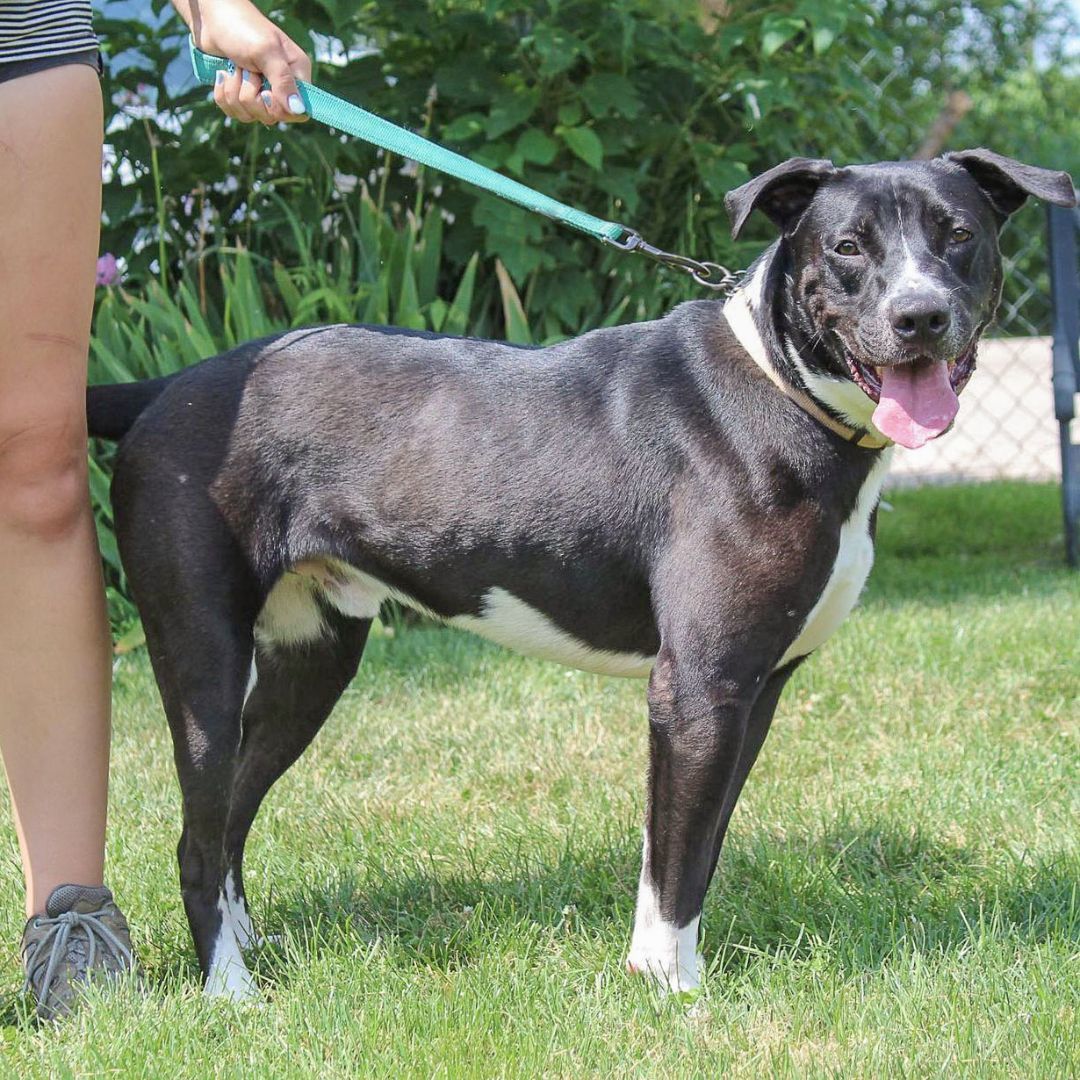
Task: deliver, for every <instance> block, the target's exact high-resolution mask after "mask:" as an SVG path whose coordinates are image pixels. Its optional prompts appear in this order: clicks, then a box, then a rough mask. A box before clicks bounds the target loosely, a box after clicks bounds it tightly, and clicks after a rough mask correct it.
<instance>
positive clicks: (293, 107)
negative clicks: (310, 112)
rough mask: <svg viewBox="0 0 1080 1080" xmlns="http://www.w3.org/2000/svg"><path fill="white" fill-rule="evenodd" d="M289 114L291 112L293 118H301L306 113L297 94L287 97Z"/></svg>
mask: <svg viewBox="0 0 1080 1080" xmlns="http://www.w3.org/2000/svg"><path fill="white" fill-rule="evenodd" d="M289 112H291V113H292V114H293V116H303V115H304V113H306V112H307V109H306V108H305V107H304V103H303V102H302V101H301V100H300V95H299V94H290V95H289Z"/></svg>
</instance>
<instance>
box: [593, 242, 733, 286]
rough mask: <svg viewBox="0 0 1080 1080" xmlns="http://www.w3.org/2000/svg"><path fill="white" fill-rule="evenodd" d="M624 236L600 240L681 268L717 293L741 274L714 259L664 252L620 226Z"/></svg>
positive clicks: (616, 247) (665, 264)
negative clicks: (701, 258)
mask: <svg viewBox="0 0 1080 1080" xmlns="http://www.w3.org/2000/svg"><path fill="white" fill-rule="evenodd" d="M623 231H624V232H625V234H626V235H625V236H623V238H622V239H621V240H609V239H607V238H605V239H604V242H605V243H606V244H609V245H610V246H611V247H613V248H615V249H616V250H617V251H628V252H629V251H639V252H641V254H642V255H647V256H648V257H649V258H650V259H655V260H656V261H657V262H658V263H662V264H663V265H664V266H670V267H672V268H673V269H675V270H682V271H683V272H684V273H687V274H689V275H690V276H691V277H692V278H693V279H694V281H696V282H697V283H698V284H699V285H704V286H705V288H706V289H715V290H716V291H717V292H721V293H729V292H731V291H732V290H733V289H735V288H736V287H737V286H738V285H739V284H740V282H741V281H742V279H743V277H744V276H745V271H742V270H729V269H728V268H727V267H726V266H722V265H721V264H720V263H715V262H699V261H698V260H697V259H691V258H690V257H689V256H687V255H676V254H675V253H674V252H672V251H664V250H662V249H661V248H658V247H656V246H655V245H654V244H650V243H649V242H648V241H647V240H646V239H645V238H644V237H643V236H642V235H641V233H639V232H637V231H636V230H635V229H624V230H623Z"/></svg>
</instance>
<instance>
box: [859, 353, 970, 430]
mask: <svg viewBox="0 0 1080 1080" xmlns="http://www.w3.org/2000/svg"><path fill="white" fill-rule="evenodd" d="M975 354H976V342H974V341H972V342H971V344H970V345H968V347H967V348H966V349H964V350H963V352H961V353H960V354H959V355H958V356H956V357H955V358H954V359H952V360H933V359H931V358H930V357H917V358H916V359H914V360H911V361H908V362H905V363H902V364H887V365H882V366H880V367H878V366H875V365H873V364H867V363H864V362H863V361H862V360H859V359H858V358H857V357H856V356H855V355H854V354H853V353H852V352H851V351H850V350H848V349H847V348H845V349H844V360H845V361H846V362H847V366H848V370H849V371H850V372H851V377H852V380H853V381H854V382H855V385H856V386H858V388H859V389H860V390H861V391H862V392H863V393H864V394H865V395H866V396H867V397H868V398H870V400H871V401H874V402H876V403H877V408H876V409H875V410H874V417H873V420H874V426H875V427H876V428H877V429H878V430H879V431H880V432H881V433H882V434H883V435H885V436H887V437H888V438H890V439H892V440H893V442H898V443H899V444H900V445H901V446H906V447H908V448H909V449H916V448H917V447H920V446H922V445H924V444H925V443H927V442H929V441H930V440H931V439H936V438H937V437H938V436H939V435H943V434H944V433H945V432H946V431H948V430H949V428H950V427H951V426H952V422H953V420H954V418H955V417H956V413H957V410H958V409H959V407H960V402H959V400H958V395H959V394H960V392H961V391H962V390H963V389H964V387H965V386H966V385H967V383H968V380H969V379H970V378H971V374H972V372H973V371H974V370H975Z"/></svg>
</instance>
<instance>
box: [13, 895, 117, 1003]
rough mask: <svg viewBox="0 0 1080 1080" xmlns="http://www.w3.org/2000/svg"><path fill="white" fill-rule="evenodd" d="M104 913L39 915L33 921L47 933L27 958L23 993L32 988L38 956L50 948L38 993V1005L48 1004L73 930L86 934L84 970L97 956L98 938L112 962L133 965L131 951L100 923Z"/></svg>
mask: <svg viewBox="0 0 1080 1080" xmlns="http://www.w3.org/2000/svg"><path fill="white" fill-rule="evenodd" d="M105 914H106V909H105V908H101V909H99V910H98V911H88V912H86V913H85V914H84V913H83V912H80V911H65V912H64V913H63V914H62V915H56V916H53V917H51V918H50V917H49V916H47V915H46V916H38V918H37V919H35V920H34V925H35V927H36V928H38V929H40V928H41V927H42V926H48V930H47V931H46V933H45V936H44V937H42V938H40V939H39V940H38V941H37V942H35V944H34V946H33V948H32V950H31V951H30V955H29V957H28V958H27V961H26V983H25V985H24V987H23V989H24V990H32V989H33V975H34V972H35V971H37V970H38V968H39V967H40V963H39V962H38V957H39V956H41V954H42V953H43V952H44V950H45V949H47V948H48V949H51V952H50V953H49V962H48V964H47V966H46V968H45V978H44V979H43V980H42V983H41V988H40V990H38V992H37V997H38V1002H39V1004H41V1005H45V1004H46V1003H47V1001H48V998H49V994H50V992H51V991H52V986H53V982H54V981H55V979H56V969H57V967H58V966H59V964H60V961H61V959H62V958H63V957H64V956H66V955H67V948H68V942H69V940H70V939H71V935H72V932H73V931H75V930H76V929H81V930H82V931H83V933H84V934H85V935H86V942H87V949H86V962H85V970H87V971H89V970H90V968H91V967H93V964H94V960H95V959H96V957H97V954H98V944H97V942H98V939H100V940H101V943H102V945H103V946H104V950H103V951H105V952H107V953H108V954H109V955H110V956H111V957H112V959H113V960H116V961H119V963H120V964H121V967H125V968H129V967H131V966H132V964H133V962H134V958H133V956H132V954H131V950H130V949H129V948H128V947H127V946H126V945H125V944H124V943H123V942H122V941H121V940H120V938H118V937H117V936H116V934H114V933H113V932H112V930H110V929H109V928H108V926H106V925H105V923H104V922H102V921H101V920H102V916H103V915H105Z"/></svg>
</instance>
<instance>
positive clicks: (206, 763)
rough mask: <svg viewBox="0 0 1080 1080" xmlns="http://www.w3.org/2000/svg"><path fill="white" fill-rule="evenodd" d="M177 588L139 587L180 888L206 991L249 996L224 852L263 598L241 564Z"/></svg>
mask: <svg viewBox="0 0 1080 1080" xmlns="http://www.w3.org/2000/svg"><path fill="white" fill-rule="evenodd" d="M140 576H141V574H140ZM165 577H166V575H164V574H163V575H162V579H164V578H165ZM160 580H161V579H159V585H160ZM170 586H171V579H170V580H169V581H166V584H165V586H164V587H161V588H159V590H158V591H156V592H151V591H150V590H147V589H140V590H139V593H141V594H142V596H146V597H148V600H147V602H146V603H144V604H143V605H142V610H143V616H144V625H145V627H146V639H147V646H148V648H149V652H150V657H151V660H152V662H153V665H154V672H155V675H156V676H157V681H158V686H159V688H160V690H161V696H162V701H163V702H164V705H165V712H166V715H167V716H168V719H169V727H170V729H171V731H172V738H173V753H174V756H175V759H176V769H177V774H178V777H179V780H180V791H181V797H182V802H183V815H184V829H183V833H182V834H181V837H180V843H179V846H178V848H177V859H178V861H179V864H180V887H181V892H182V895H183V899H184V908H185V910H186V912H187V917H188V923H189V925H190V927H191V934H192V937H193V939H194V941H195V951H196V953H197V954H198V958H199V964H200V966H201V968H202V971H203V974H204V976H205V977H206V989H207V993H210V994H225V995H228V996H230V997H234V998H238V999H240V998H246V997H251V996H254V995H255V993H256V990H255V985H254V982H253V980H252V978H251V975H250V973H249V972H248V970H247V968H246V966H245V965H244V962H243V958H242V956H241V953H240V950H239V947H238V944H237V941H236V936H235V934H234V932H233V930H232V920H231V918H230V917H229V911H228V906H227V904H226V903H225V901H224V899H223V898H224V882H225V855H224V852H225V830H226V825H227V822H228V814H229V796H230V793H231V791H232V789H233V784H234V779H235V775H236V770H237V761H238V754H239V748H240V717H241V711H242V709H243V705H244V695H245V691H246V687H247V681H248V673H249V671H250V668H251V656H252V649H253V629H252V628H253V626H254V621H255V614H256V612H257V610H258V598H257V593H256V590H255V589H254V587H253V586H252V585H251V583H250V580H249V579H248V577H247V573H246V570H245V569H244V568H243V567H242V566H240V565H226V566H222V565H220V564H217V565H215V566H214V567H213V568H210V567H208V566H204V565H199V566H197V567H195V566H191V567H188V572H187V575H186V576H185V577H184V578H183V580H182V581H181V580H179V579H178V582H177V588H175V589H173V588H171V587H170ZM137 595H138V593H137ZM150 597H152V599H150ZM162 597H164V600H162Z"/></svg>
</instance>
